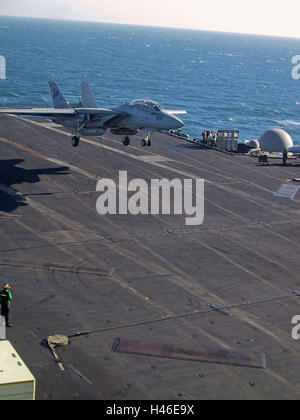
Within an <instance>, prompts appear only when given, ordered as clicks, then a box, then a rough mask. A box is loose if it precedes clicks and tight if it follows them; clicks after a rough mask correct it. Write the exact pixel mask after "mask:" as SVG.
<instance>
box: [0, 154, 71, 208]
mask: <svg viewBox="0 0 300 420" xmlns="http://www.w3.org/2000/svg"><path fill="white" fill-rule="evenodd" d="M24 161H25V160H24V159H10V160H0V184H2V186H5V187H7V188H8V191H5V188H4V187H3V189H1V186H0V212H4V213H9V212H12V211H13V210H16V209H17V208H18V207H22V206H27V203H26V200H25V199H24V198H23V197H22V195H21V194H19V195H18V194H16V195H13V194H10V193H9V188H12V189H13V190H15V191H16V193H17V190H16V188H15V185H18V184H22V183H28V184H35V183H38V182H40V181H41V179H40V175H67V174H68V173H69V172H67V171H68V170H69V167H67V166H62V167H57V168H42V169H24V168H19V167H18V166H17V165H19V164H20V163H23V162H24Z"/></svg>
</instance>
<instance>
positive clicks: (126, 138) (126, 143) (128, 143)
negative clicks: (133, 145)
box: [123, 136, 130, 146]
mask: <svg viewBox="0 0 300 420" xmlns="http://www.w3.org/2000/svg"><path fill="white" fill-rule="evenodd" d="M123 144H124V146H129V145H130V138H129V136H126V137H124V139H123Z"/></svg>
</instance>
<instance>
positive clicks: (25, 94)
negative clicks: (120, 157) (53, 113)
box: [0, 17, 300, 143]
mask: <svg viewBox="0 0 300 420" xmlns="http://www.w3.org/2000/svg"><path fill="white" fill-rule="evenodd" d="M0 55H2V56H4V57H5V58H6V63H7V79H6V80H0V106H5V107H10V106H12V107H39V106H42V107H49V106H52V101H51V96H50V91H49V87H48V81H49V80H55V81H56V82H57V83H58V84H59V85H60V87H61V89H62V91H63V93H64V94H65V96H66V97H67V99H68V100H71V101H74V102H76V101H77V100H78V99H79V98H80V84H81V81H82V80H88V81H89V83H90V85H91V88H92V90H93V92H94V94H95V97H96V99H97V103H98V106H101V107H108V108H109V107H113V106H118V105H119V104H121V103H123V102H125V101H127V100H133V99H140V98H147V99H152V100H154V101H157V102H159V103H161V104H162V105H163V106H164V107H166V108H169V109H176V108H177V109H186V110H187V112H188V114H187V115H186V116H183V120H184V122H185V124H186V126H185V131H186V132H188V133H189V134H190V135H191V136H192V137H200V136H201V133H202V131H203V130H204V129H210V130H218V129H233V128H237V129H239V130H240V137H241V140H246V139H255V138H259V137H260V135H261V134H263V133H264V132H265V131H266V130H268V129H270V128H273V127H279V128H283V129H285V130H286V131H288V133H289V134H290V135H291V136H292V138H293V140H294V143H300V79H299V80H295V79H293V78H292V69H293V67H294V65H293V64H292V62H291V60H292V58H293V57H294V56H295V55H300V39H289V38H275V37H274V38H272V37H263V36H251V35H238V34H224V33H215V32H203V31H193V30H180V29H169V28H168V29H167V28H155V27H142V26H132V25H117V24H101V23H86V22H66V21H53V20H41V19H24V18H9V17H0Z"/></svg>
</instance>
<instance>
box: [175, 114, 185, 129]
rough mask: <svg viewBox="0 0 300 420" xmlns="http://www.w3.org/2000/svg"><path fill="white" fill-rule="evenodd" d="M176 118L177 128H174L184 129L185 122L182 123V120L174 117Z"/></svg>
mask: <svg viewBox="0 0 300 420" xmlns="http://www.w3.org/2000/svg"><path fill="white" fill-rule="evenodd" d="M174 118H175V123H176V127H174V128H182V127H184V122H183V121H181V119H180V118H178V117H174Z"/></svg>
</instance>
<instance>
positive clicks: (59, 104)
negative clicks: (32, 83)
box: [49, 82, 71, 109]
mask: <svg viewBox="0 0 300 420" xmlns="http://www.w3.org/2000/svg"><path fill="white" fill-rule="evenodd" d="M49 86H50V90H51V95H52V99H53V105H54V108H59V109H67V108H71V107H70V105H69V104H68V102H67V101H66V100H65V98H64V96H63V94H62V93H61V91H60V90H59V88H58V86H57V84H56V83H55V82H49Z"/></svg>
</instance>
